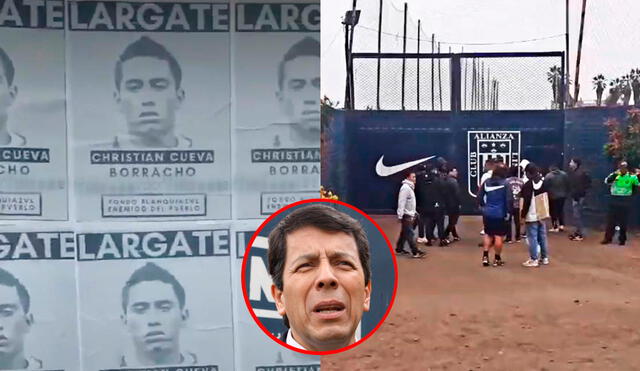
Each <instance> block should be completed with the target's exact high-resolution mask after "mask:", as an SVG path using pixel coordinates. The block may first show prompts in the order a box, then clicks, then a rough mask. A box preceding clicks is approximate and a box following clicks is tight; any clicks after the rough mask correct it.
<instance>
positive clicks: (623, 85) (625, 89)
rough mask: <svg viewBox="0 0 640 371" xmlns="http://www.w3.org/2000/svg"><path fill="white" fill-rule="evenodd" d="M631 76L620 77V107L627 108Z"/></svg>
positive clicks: (629, 97) (629, 98)
mask: <svg viewBox="0 0 640 371" xmlns="http://www.w3.org/2000/svg"><path fill="white" fill-rule="evenodd" d="M630 80H631V76H629V75H624V76H622V77H620V92H621V93H622V105H623V106H628V105H629V101H630V100H631V83H630Z"/></svg>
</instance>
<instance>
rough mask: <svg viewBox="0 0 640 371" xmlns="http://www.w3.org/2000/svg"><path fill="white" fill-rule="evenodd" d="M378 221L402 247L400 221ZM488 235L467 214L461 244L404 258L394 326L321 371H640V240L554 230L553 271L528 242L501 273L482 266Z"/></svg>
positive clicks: (512, 251)
mask: <svg viewBox="0 0 640 371" xmlns="http://www.w3.org/2000/svg"><path fill="white" fill-rule="evenodd" d="M375 219H376V221H377V222H378V223H379V224H380V225H381V227H382V228H383V229H384V231H385V233H386V234H387V236H388V237H389V239H390V240H391V241H392V243H395V240H396V239H397V237H398V234H399V225H398V224H397V222H396V221H395V219H394V217H393V216H377V217H375ZM480 229H481V221H480V220H479V217H463V218H462V220H461V223H460V224H459V228H458V231H459V233H460V234H461V236H462V238H463V239H462V241H460V242H457V243H455V244H453V245H451V246H449V247H428V248H426V250H427V252H428V255H427V257H426V258H425V259H411V258H406V257H402V258H398V269H399V285H398V292H397V296H396V301H395V304H394V306H393V309H392V311H391V313H390V314H389V317H387V319H386V321H385V323H384V324H383V325H382V326H381V327H380V329H379V330H378V331H377V332H376V333H375V334H374V335H373V336H372V337H371V338H369V339H368V340H367V341H366V342H365V343H364V344H361V345H360V346H358V347H356V348H355V349H352V350H350V351H347V352H342V353H339V354H336V355H331V356H323V357H322V370H323V371H329V370H640V242H639V240H640V236H638V235H637V234H635V233H631V234H630V240H629V241H627V246H626V247H620V246H618V245H607V246H602V245H600V244H599V241H600V240H601V239H602V233H601V232H596V231H591V232H590V234H589V236H588V237H587V238H586V239H585V240H584V241H583V242H573V241H570V240H568V238H567V236H568V233H567V232H564V233H550V239H549V241H550V254H549V255H550V260H551V264H550V265H548V266H543V267H539V268H525V267H523V266H522V265H521V263H522V262H523V261H525V260H526V259H527V256H528V253H527V248H526V245H525V243H524V240H523V241H522V242H521V243H518V244H515V243H514V244H510V245H506V247H505V250H504V252H503V254H502V256H503V259H504V260H505V261H506V265H505V266H503V267H495V268H494V267H482V265H481V261H480V260H481V256H482V252H481V248H479V247H477V243H478V242H479V241H480V237H481V236H480V235H479V230H480ZM419 246H420V245H419ZM422 246H423V245H422ZM423 248H424V246H423ZM491 257H493V254H492V255H491Z"/></svg>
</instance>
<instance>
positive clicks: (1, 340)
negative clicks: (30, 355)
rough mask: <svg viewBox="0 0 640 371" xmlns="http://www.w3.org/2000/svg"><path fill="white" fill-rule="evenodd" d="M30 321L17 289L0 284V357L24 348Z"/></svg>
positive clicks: (18, 351) (30, 318)
mask: <svg viewBox="0 0 640 371" xmlns="http://www.w3.org/2000/svg"><path fill="white" fill-rule="evenodd" d="M32 322H33V320H32V317H31V315H30V314H27V313H25V312H24V308H22V304H21V303H20V298H19V297H18V290H17V289H16V288H15V287H11V286H5V285H0V359H2V358H4V357H6V356H7V355H12V354H17V353H20V352H22V351H23V350H24V338H25V336H26V334H27V333H28V332H29V329H30V328H31V323H32Z"/></svg>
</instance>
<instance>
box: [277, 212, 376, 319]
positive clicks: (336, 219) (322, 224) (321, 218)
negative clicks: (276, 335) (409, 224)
mask: <svg viewBox="0 0 640 371" xmlns="http://www.w3.org/2000/svg"><path fill="white" fill-rule="evenodd" d="M303 227H315V228H318V229H320V230H322V231H326V232H344V233H347V234H349V235H351V236H353V238H354V239H355V242H356V246H357V247H358V257H359V259H360V265H362V270H363V272H364V285H365V286H366V285H367V284H368V283H369V280H370V279H371V257H370V254H369V240H368V239H367V235H366V233H365V232H364V228H362V225H361V224H360V223H359V222H358V221H357V220H355V219H354V218H352V217H350V216H349V215H347V214H345V213H343V212H340V211H338V210H336V209H334V208H333V207H331V206H328V205H322V204H314V205H309V206H303V207H300V208H298V209H296V210H294V211H293V212H292V213H291V214H289V215H287V216H286V217H284V218H283V219H282V220H281V221H280V222H279V223H278V225H277V226H276V227H275V228H274V229H273V230H272V231H271V233H269V253H268V257H269V274H270V275H271V279H272V280H273V284H274V285H276V287H277V288H278V290H282V289H283V287H284V282H283V273H284V263H285V261H286V259H287V235H288V234H290V233H293V232H295V231H296V230H298V229H300V228H303ZM284 323H285V325H286V326H287V327H289V319H288V318H287V316H286V315H285V316H284Z"/></svg>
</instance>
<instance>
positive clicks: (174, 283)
mask: <svg viewBox="0 0 640 371" xmlns="http://www.w3.org/2000/svg"><path fill="white" fill-rule="evenodd" d="M152 281H160V282H164V283H166V284H168V285H171V287H173V291H174V292H175V294H176V297H177V298H178V303H179V304H180V309H183V308H184V304H185V300H186V299H185V293H184V287H182V285H181V284H180V282H178V280H177V279H176V277H175V276H174V275H173V274H171V273H169V271H167V270H166V269H164V268H160V267H159V266H158V265H156V264H154V263H147V264H145V265H143V266H142V267H140V268H138V269H136V270H135V271H134V272H133V273H132V274H131V277H129V279H128V280H127V283H125V284H124V287H123V288H122V310H123V311H124V312H125V313H126V312H127V305H129V290H130V289H131V288H132V287H133V286H135V285H137V284H139V283H141V282H152Z"/></svg>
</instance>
